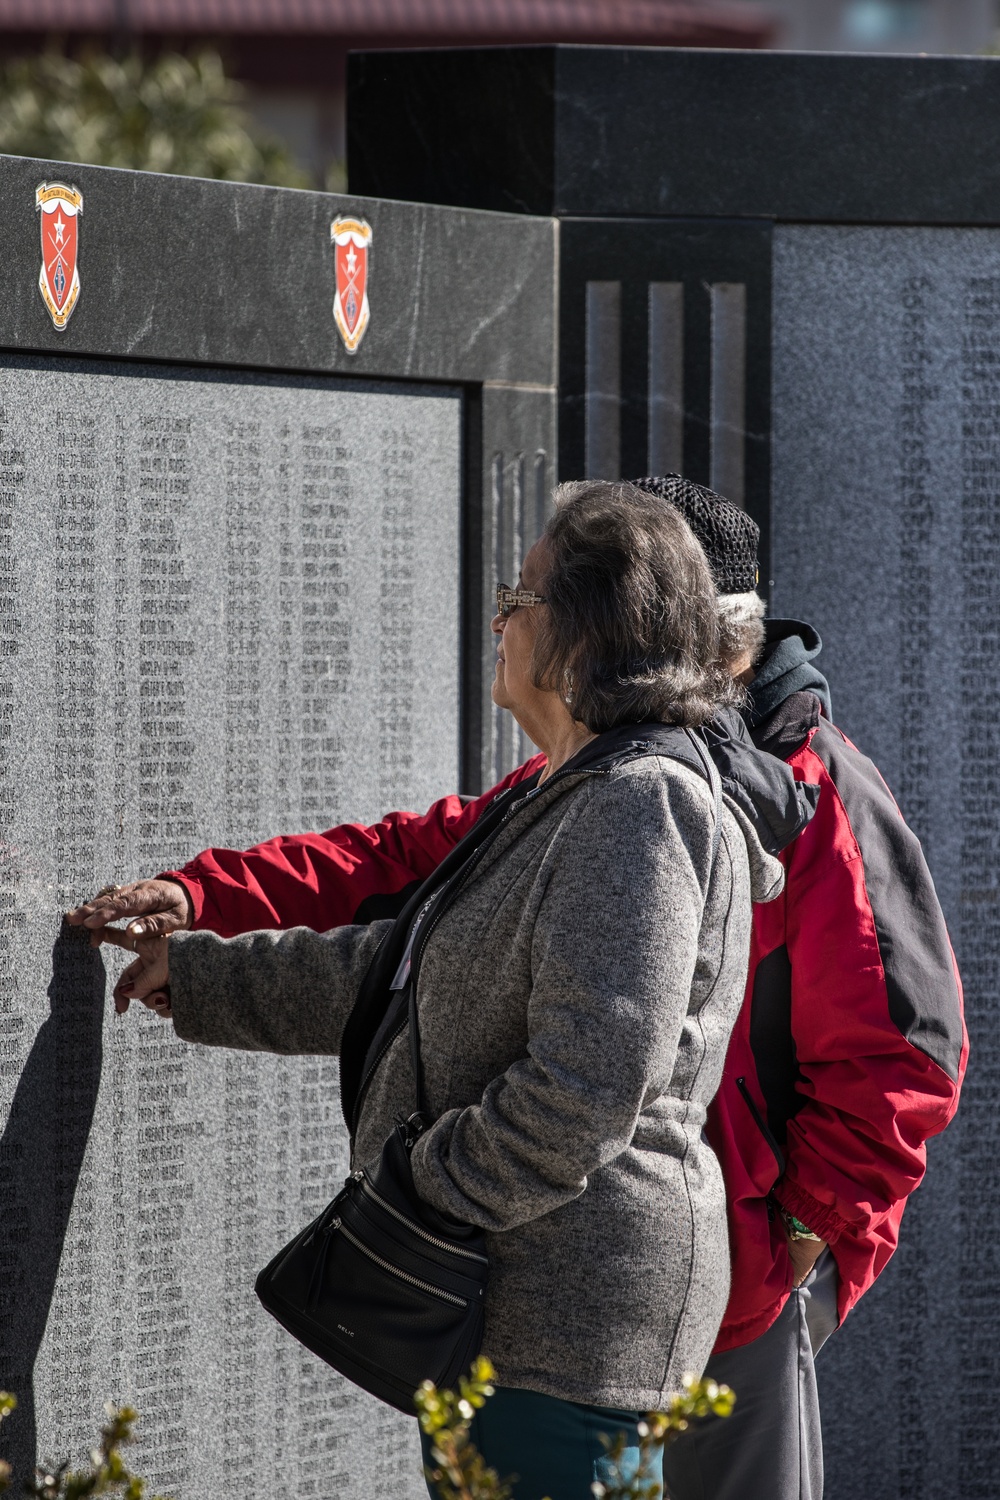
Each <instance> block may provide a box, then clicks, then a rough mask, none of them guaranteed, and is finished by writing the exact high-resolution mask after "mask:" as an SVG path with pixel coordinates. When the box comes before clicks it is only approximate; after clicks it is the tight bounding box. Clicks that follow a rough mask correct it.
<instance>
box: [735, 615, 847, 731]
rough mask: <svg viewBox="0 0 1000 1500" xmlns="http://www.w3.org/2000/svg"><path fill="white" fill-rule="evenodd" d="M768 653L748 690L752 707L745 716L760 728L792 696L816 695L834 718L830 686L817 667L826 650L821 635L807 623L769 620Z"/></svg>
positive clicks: (765, 624)
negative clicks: (807, 693) (817, 659)
mask: <svg viewBox="0 0 1000 1500" xmlns="http://www.w3.org/2000/svg"><path fill="white" fill-rule="evenodd" d="M764 632H765V635H764V639H765V646H764V653H763V655H762V656H761V659H760V662H759V664H758V666H757V668H756V675H755V676H754V680H753V682H752V683H751V684H750V686H749V688H748V689H747V691H748V693H749V697H750V704H749V707H748V708H746V709H745V710H744V714H743V717H744V718H745V720H746V722H747V724H749V726H750V728H751V729H756V727H757V726H758V724H760V723H762V722H763V720H764V719H766V718H767V717H768V716H769V715H770V714H772V713H774V711H775V709H777V708H780V707H781V705H782V703H784V701H785V699H786V698H788V697H790V696H791V694H792V693H801V692H809V693H813V694H815V696H816V697H817V698H818V699H819V701H820V703H821V704H822V705H823V712H824V714H825V715H826V717H827V718H828V719H832V718H833V709H832V707H831V702H830V684H829V683H828V682H827V680H826V678H825V677H824V676H823V673H822V672H821V671H820V670H819V668H818V667H817V666H815V665H814V661H813V658H814V657H817V656H818V655H819V653H820V652H821V651H822V649H823V642H822V641H821V640H820V637H819V632H818V631H817V630H815V629H814V628H813V627H812V625H807V624H806V622H805V621H804V620H765V621H764Z"/></svg>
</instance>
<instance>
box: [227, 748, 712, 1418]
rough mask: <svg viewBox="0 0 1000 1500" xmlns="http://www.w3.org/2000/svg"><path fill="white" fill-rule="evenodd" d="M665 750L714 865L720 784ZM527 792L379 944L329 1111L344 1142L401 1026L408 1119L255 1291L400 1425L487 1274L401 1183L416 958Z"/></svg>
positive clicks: (462, 1356) (415, 1046)
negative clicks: (698, 782)
mask: <svg viewBox="0 0 1000 1500" xmlns="http://www.w3.org/2000/svg"><path fill="white" fill-rule="evenodd" d="M658 727H659V728H662V726H658ZM666 738H667V739H669V741H670V745H671V748H670V749H669V750H665V751H661V752H660V753H668V754H672V755H673V756H675V758H677V759H684V760H685V761H686V762H687V763H688V764H691V763H692V761H693V764H694V765H695V766H696V767H697V768H698V769H699V770H701V772H702V774H703V775H704V776H705V778H706V779H707V781H708V782H709V785H710V786H711V788H712V790H713V793H714V797H715V830H714V833H713V839H712V860H713V863H714V860H715V854H716V850H717V849H718V844H719V835H720V833H721V827H722V817H721V814H722V788H721V783H720V780H719V775H718V772H717V771H716V769H715V766H714V765H713V764H712V761H711V759H710V757H709V755H708V752H707V751H706V750H705V748H704V746H703V745H702V743H701V742H700V741H699V740H698V739H697V737H696V736H694V735H692V734H690V733H686V732H685V731H682V730H672V731H668V733H667V736H666ZM692 746H693V750H694V754H693V755H692ZM684 751H686V752H687V753H686V754H685V753H683V752H684ZM629 753H631V754H636V753H639V754H649V753H655V751H654V747H653V746H651V745H650V744H649V743H648V742H646V741H640V742H639V743H635V742H634V741H629V742H628V744H627V746H626V747H625V748H624V750H620V751H618V754H617V755H614V754H613V755H611V756H604V757H602V758H600V759H598V758H597V757H594V759H595V760H596V762H597V764H596V765H595V766H594V767H592V768H593V769H597V767H598V766H602V765H604V764H607V763H608V761H613V760H615V759H617V758H620V757H621V756H622V755H623V754H629ZM580 759H582V757H581V758H580ZM536 782H537V776H535V777H532V778H530V779H528V780H526V781H524V782H522V783H521V784H520V785H519V786H517V787H515V788H513V789H511V790H510V791H508V792H505V793H504V794H502V795H501V796H500V797H498V798H497V799H496V801H495V802H494V803H493V804H492V806H491V807H490V808H489V809H488V811H487V812H485V813H484V814H483V815H482V817H481V818H480V819H479V821H478V823H477V824H476V826H475V827H474V828H473V829H472V830H471V832H470V833H468V834H467V835H466V837H465V838H464V839H463V840H462V841H461V843H459V844H457V845H456V847H455V848H454V849H453V850H452V851H451V853H450V854H449V855H448V857H447V859H445V860H444V861H443V863H442V864H441V865H440V866H439V868H438V869H437V870H436V871H435V873H434V874H433V875H432V876H431V877H430V878H429V880H427V881H425V882H424V883H423V884H422V885H421V886H420V887H419V888H418V889H417V891H416V892H415V894H414V895H413V896H411V898H410V899H409V901H408V902H407V903H406V906H405V907H404V909H403V911H402V912H401V913H400V915H399V916H398V917H397V919H396V921H395V922H394V924H393V926H392V928H391V929H390V931H389V933H388V934H387V935H386V937H385V938H384V939H383V941H382V943H381V944H380V946H379V949H378V952H377V953H376V955H375V957H374V959H373V960H372V963H371V966H370V968H369V970H368V973H367V975H366V976H365V980H364V982H363V984H362V986H361V990H360V991H359V994H358V999H357V1002H356V1003H355V1006H354V1009H353V1010H352V1012H351V1016H350V1018H349V1020H348V1023H347V1026H346V1028H345V1032H344V1038H343V1042H342V1045H341V1054H340V1064H341V1103H342V1107H343V1110H344V1119H345V1121H346V1123H347V1128H348V1130H349V1132H350V1135H351V1140H352V1142H353V1140H354V1136H355V1134H356V1132H357V1126H358V1119H359V1117H360V1112H361V1104H362V1101H363V1099H364V1095H365V1091H366V1089H367V1087H368V1084H369V1083H370V1081H371V1078H372V1076H373V1074H374V1073H375V1070H376V1069H377V1067H378V1065H379V1063H380V1062H381V1060H382V1058H383V1057H384V1056H385V1054H386V1052H387V1051H388V1050H389V1048H390V1046H391V1045H392V1043H393V1042H394V1041H395V1040H396V1038H397V1037H398V1036H400V1035H401V1034H402V1032H403V1030H404V1029H405V1028H407V1027H408V1028H409V1039H410V1058H411V1062H412V1066H413V1075H414V1080H415V1083H416V1098H417V1113H416V1114H414V1115H411V1116H410V1118H409V1119H408V1120H406V1121H399V1122H398V1123H397V1125H396V1126H395V1128H394V1130H393V1131H392V1133H391V1135H390V1136H389V1138H388V1140H387V1141H386V1143H385V1145H384V1146H383V1148H382V1154H381V1158H380V1160H379V1164H378V1167H377V1169H376V1170H375V1171H374V1172H371V1173H369V1172H366V1171H364V1170H357V1171H353V1172H352V1173H351V1174H350V1176H349V1177H348V1179H347V1181H346V1182H345V1184H344V1186H343V1188H342V1189H341V1191H340V1192H339V1193H338V1194H337V1196H336V1198H334V1200H333V1202H332V1203H330V1204H328V1206H327V1207H326V1208H325V1209H324V1210H323V1212H322V1213H321V1214H320V1215H319V1217H318V1218H317V1219H314V1220H313V1222H312V1223H311V1224H309V1225H307V1227H306V1228H305V1229H303V1230H302V1232H301V1233H300V1234H298V1235H296V1237H295V1239H293V1240H292V1241H291V1242H290V1243H289V1244H287V1245H286V1246H285V1247H284V1249H282V1250H279V1251H278V1254H277V1255H276V1256H275V1257H274V1259H273V1260H272V1261H271V1262H270V1263H269V1264H268V1265H266V1266H265V1267H264V1269H263V1271H261V1273H260V1275H259V1276H258V1277H257V1281H256V1292H257V1296H258V1297H259V1298H260V1300H261V1302H262V1303H263V1305H264V1307H265V1308H266V1309H267V1311H268V1312H269V1313H271V1314H272V1315H273V1316H274V1317H275V1318H277V1320H278V1322H279V1323H281V1324H282V1326H283V1327H284V1328H287V1330H288V1332H289V1333H291V1334H293V1335H294V1337H295V1338H297V1339H298V1340H299V1342H300V1343H302V1344H305V1346H306V1348H307V1349H311V1350H312V1351H313V1353H314V1354H318V1355H319V1357H320V1359H323V1360H325V1361H326V1363H327V1364H328V1365H332V1366H333V1368H334V1369H335V1370H339V1371H340V1372H341V1374H343V1375H346V1376H347V1378H348V1379H349V1380H352V1381H353V1382H354V1383H355V1385H359V1386H361V1388H362V1389H363V1390H366V1391H370V1392H371V1394H372V1395H373V1396H378V1397H379V1398H380V1399H381V1400H382V1401H386V1402H388V1404H389V1405H390V1406H394V1407H396V1409H397V1410H398V1411H402V1412H406V1413H407V1414H408V1415H410V1416H412V1415H414V1414H415V1407H414V1404H413V1393H414V1391H415V1390H416V1389H417V1387H418V1385H420V1383H421V1381H423V1380H433V1381H434V1383H435V1385H437V1386H449V1387H453V1386H454V1385H455V1384H456V1383H457V1380H458V1377H459V1376H460V1375H461V1374H463V1373H464V1372H465V1371H466V1370H467V1369H468V1367H469V1365H470V1364H471V1362H472V1360H473V1359H474V1358H475V1356H476V1355H477V1354H478V1353H479V1349H480V1346H481V1344H482V1338H483V1313H484V1302H485V1294H486V1282H487V1276H488V1273H489V1262H488V1260H487V1256H486V1240H485V1235H484V1234H483V1231H482V1230H481V1229H477V1228H476V1227H475V1226H474V1225H471V1224H463V1223H460V1222H458V1221H457V1220H455V1219H451V1218H448V1217H446V1216H445V1215H443V1214H439V1213H438V1212H437V1211H436V1210H435V1209H434V1208H432V1207H431V1206H430V1205H429V1204H427V1203H424V1202H423V1201H422V1200H421V1199H420V1198H419V1197H418V1196H417V1192H416V1188H415V1187H414V1183H413V1172H412V1169H411V1166H410V1152H411V1151H412V1149H413V1146H414V1144H415V1143H416V1141H417V1140H419V1138H420V1135H421V1134H422V1133H423V1131H424V1130H425V1129H426V1128H427V1125H428V1123H430V1120H431V1116H430V1114H429V1112H428V1108H427V1099H426V1094H425V1090H424V1072H423V1064H422V1061H421V1057H420V1034H419V1029H418V1025H417V1007H416V981H417V974H418V970H419V957H420V952H421V951H422V947H423V943H425V942H426V939H427V937H428V936H429V934H430V932H431V931H432V930H433V927H434V925H435V920H436V918H437V917H438V916H440V914H441V912H442V911H443V910H444V909H445V907H446V906H447V904H448V896H449V895H451V894H454V893H457V890H458V889H459V888H460V886H461V884H462V879H463V877H464V875H465V874H466V873H467V872H468V870H469V869H470V868H471V866H472V865H473V864H474V863H476V861H477V860H478V858H479V856H480V855H481V854H482V852H483V851H484V849H485V848H486V846H487V844H488V843H489V842H491V840H492V838H493V836H494V835H495V834H496V833H497V832H498V831H499V829H500V826H501V825H502V824H503V823H504V822H505V821H506V819H507V817H508V816H510V815H511V814H512V812H513V811H514V808H515V806H516V805H517V804H518V803H520V802H521V801H523V800H524V798H525V797H526V796H527V795H528V794H530V792H531V791H532V790H533V789H534V787H535V785H536ZM407 963H409V971H408V973H406V975H405V980H404V982H403V983H402V984H401V986H400V987H399V988H397V987H396V986H397V984H398V983H399V975H400V973H401V972H405V970H404V968H403V966H404V965H406V964H407Z"/></svg>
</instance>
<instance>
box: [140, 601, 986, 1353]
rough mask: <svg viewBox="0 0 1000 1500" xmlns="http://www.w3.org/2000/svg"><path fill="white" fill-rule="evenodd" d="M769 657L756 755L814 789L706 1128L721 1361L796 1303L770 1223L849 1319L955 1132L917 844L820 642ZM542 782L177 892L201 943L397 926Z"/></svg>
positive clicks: (758, 703)
mask: <svg viewBox="0 0 1000 1500" xmlns="http://www.w3.org/2000/svg"><path fill="white" fill-rule="evenodd" d="M771 636H772V639H771V642H770V645H769V651H768V655H767V657H766V658H765V663H764V669H763V670H762V671H761V674H760V677H759V679H758V682H757V683H755V684H754V688H755V705H754V711H752V712H751V713H750V714H749V720H750V724H751V730H752V734H753V738H754V740H755V741H756V743H757V744H758V746H759V747H760V748H762V749H766V750H768V751H770V753H772V754H774V755H776V756H778V757H779V758H780V759H782V760H784V761H786V762H787V763H788V765H789V766H790V767H791V769H792V771H793V773H794V775H795V777H796V778H797V779H798V780H800V781H806V782H814V783H819V784H820V786H821V787H822V789H823V790H822V793H821V795H820V798H819V806H818V809H817V811H816V814H815V816H814V817H813V819H812V822H811V823H810V824H809V826H808V827H807V828H806V829H805V831H804V832H803V833H802V834H800V835H799V837H798V838H797V839H796V840H795V842H794V843H793V844H792V845H791V846H790V848H789V849H787V850H786V851H785V854H784V855H783V856H782V858H783V860H784V863H785V868H786V876H787V881H786V887H785V891H784V893H783V895H782V896H781V897H779V898H778V899H777V900H775V901H772V902H770V903H768V904H767V905H763V906H759V907H755V908H754V930H753V939H752V947H751V959H750V972H749V979H748V984H747V994H746V1001H745V1003H744V1006H743V1009H742V1011H741V1014H740V1017H739V1019H738V1021H737V1025H736V1029H735V1031H734V1033H733V1037H732V1040H731V1043H730V1048H729V1053H728V1057H727V1062H726V1068H725V1072H724V1075H723V1081H722V1085H721V1087H720V1090H719V1093H718V1095H717V1097H716V1099H715V1101H714V1103H713V1105H712V1107H711V1110H710V1112H709V1122H708V1133H709V1137H710V1139H711V1142H712V1145H713V1147H714V1148H715V1150H716V1152H717V1154H718V1156H719V1160H720V1162H721V1164H722V1170H723V1174H724V1176H725V1179H726V1184H727V1189H728V1196H729V1204H730V1238H731V1249H732V1266H733V1270H732V1289H731V1295H730V1300H729V1307H728V1309H727V1312H726V1317H725V1319H724V1321H723V1325H722V1329H721V1331H720V1335H719V1341H718V1344H717V1348H718V1349H720V1350H721V1349H728V1348H733V1347H736V1346H737V1345H740V1344H745V1343H748V1342H749V1341H750V1340H751V1339H754V1338H756V1337H758V1336H759V1335H760V1334H761V1333H763V1332H764V1331H765V1330H766V1329H767V1328H768V1327H769V1326H770V1325H771V1323H772V1322H773V1321H774V1319H775V1318H776V1317H777V1316H778V1314H779V1312H780V1311H781V1308H782V1307H783V1306H784V1303H785V1300H786V1298H787V1296H788V1294H789V1291H790V1289H791V1281H792V1268H791V1263H790V1261H789V1258H788V1253H787V1250H786V1247H785V1246H786V1242H785V1236H784V1231H783V1228H782V1225H781V1220H780V1216H779V1214H778V1213H777V1212H776V1205H780V1206H782V1207H784V1208H786V1209H788V1210H789V1212H791V1213H793V1214H794V1215H795V1216H796V1217H797V1218H799V1219H801V1220H803V1221H804V1222H805V1223H807V1224H808V1225H809V1226H810V1228H812V1229H813V1230H814V1231H815V1232H816V1233H817V1234H820V1235H822V1237H823V1238H824V1239H826V1240H828V1241H829V1243H830V1246H831V1249H832V1252H833V1255H834V1256H835V1258H836V1261H837V1268H838V1271H839V1277H840V1315H841V1318H843V1316H844V1315H845V1314H846V1312H847V1311H848V1310H849V1308H850V1307H851V1306H853V1304H854V1303H855V1302H856V1301H857V1299H858V1298H859V1297H860V1296H861V1295H862V1294H863V1293H864V1292H865V1291H866V1290H867V1289H868V1287H869V1286H871V1284H872V1282H873V1281H874V1280H875V1277H876V1276H877V1275H878V1274H879V1272H880V1271H881V1270H882V1268H883V1266H884V1265H885V1264H886V1262H887V1261H888V1260H889V1257H890V1256H891V1255H892V1253H893V1250H894V1249H895V1247H896V1241H897V1238H898V1232H899V1221H900V1219H901V1217H902V1213H903V1208H904V1206H905V1202H906V1198H907V1196H908V1195H909V1193H911V1192H912V1191H913V1189H914V1188H915V1187H916V1186H917V1184H918V1183H919V1182H920V1180H921V1177H922V1176H923V1172H924V1168H925V1162H926V1155H925V1142H926V1140H927V1139H928V1137H929V1136H932V1135H935V1134H936V1133H937V1132H939V1131H940V1130H943V1129H944V1127H945V1125H946V1124H947V1123H948V1121H949V1120H950V1118H951V1116H952V1115H953V1114H954V1112H955V1109H956V1107H957V1103H958V1093H959V1087H960V1083H961V1078H962V1074H963V1072H964V1068H965V1060H966V1055H967V1042H966V1038H965V1030H964V1025H963V1021H962V1002H961V989H960V985H959V981H958V975H957V972H956V969H955V964H954V960H953V957H952V953H951V947H950V945H949V942H948V935H947V931H946V929H945V924H944V918H943V916H942V913H941V909H940V906H939V904H938V901H937V897H936V895H935V892H934V886H933V883H932V881H931V877H930V874H929V872H928V869H927V866H926V863H925V861H924V858H923V854H922V852H921V849H920V845H919V842H918V840H917V839H916V838H915V837H914V835H913V834H912V833H911V832H910V831H909V829H908V828H907V827H906V824H905V823H904V822H903V819H902V817H901V816H900V813H899V810H898V809H897V807H896V805H895V803H894V801H893V799H892V797H891V795H890V793H889V791H888V789H887V788H886V786H885V783H884V782H883V781H882V779H881V777H880V776H879V774H878V772H877V770H876V769H875V767H874V766H873V765H872V763H871V761H869V760H868V759H867V758H866V757H865V756H863V755H862V754H861V753H860V752H859V751H858V750H856V749H855V747H854V746H853V745H852V744H851V743H850V742H849V741H848V740H847V739H845V737H844V736H843V735H842V734H841V733H840V731H839V730H837V729H836V728H834V726H833V724H832V723H831V722H830V721H829V719H828V718H827V717H825V716H824V715H823V713H822V711H821V710H822V703H823V700H826V701H827V702H828V698H827V693H826V684H825V682H824V681H823V679H822V677H821V676H820V675H819V673H818V672H816V671H815V668H812V667H811V666H810V665H809V662H810V659H811V657H812V656H814V655H815V654H816V652H817V651H818V650H819V639H818V637H817V636H816V635H815V632H813V631H811V629H810V627H808V626H798V625H794V624H792V625H788V626H784V625H782V626H779V625H778V624H777V622H775V624H774V625H773V626H772V630H771ZM796 642H797V643H798V644H797V645H796ZM542 764H543V758H542V757H541V756H535V757H534V758H533V759H532V760H530V761H528V762H526V763H525V765H523V766H520V767H518V769H517V770H516V771H514V772H513V773H512V774H511V775H510V776H508V777H506V778H505V779H504V781H502V782H501V783H500V785H499V786H498V787H494V788H493V789H492V790H491V791H490V792H487V793H486V794H485V795H484V796H482V797H479V798H476V799H474V800H471V801H465V800H463V799H461V798H459V797H444V798H442V799H441V800H440V801H439V802H436V803H435V804H434V806H433V807H432V808H431V809H430V810H429V811H428V812H427V813H425V814H423V815H422V816H418V815H416V814H414V813H392V814H390V815H389V816H388V817H386V818H384V819H383V820H382V822H380V823H378V824H376V825H375V826H374V827H371V828H363V827H361V826H360V825H344V826H342V827H339V828H333V829H330V830H329V831H328V832H327V833H322V834H300V835H296V836H292V837H282V838H276V839H271V840H269V841H268V842H267V843H265V844H261V845H258V846H257V847H256V848H255V849H250V850H247V851H245V852H237V851H234V850H224V849H210V850H207V851H206V852H205V853H203V854H201V855H199V856H198V857H197V858H196V859H194V860H192V861H191V862H190V864H188V865H186V866H185V867H184V869H183V870H181V871H173V872H168V873H169V875H170V878H172V879H179V880H181V881H182V882H183V883H184V885H185V886H186V888H187V890H188V893H189V895H190V897H191V901H192V906H193V912H194V925H195V926H196V927H200V928H209V929H211V930H212V931H215V932H218V933H220V934H222V935H223V936H231V935H234V934H236V933H240V932H247V931H250V930H253V929H255V928H267V927H270V928H274V927H290V926H307V927H313V928H315V929H316V930H317V931H326V930H328V929H329V928H330V927H335V926H339V925H342V924H346V923H350V922H361V921H372V920H374V919H375V918H377V917H379V916H382V915H387V916H388V915H394V914H395V912H396V910H397V909H398V905H399V899H400V896H401V895H403V894H404V893H405V892H406V891H407V890H408V889H409V888H412V887H414V886H415V885H416V883H417V882H419V881H421V880H423V879H424V878H426V876H427V875H429V874H430V873H431V872H432V871H433V870H434V869H435V868H436V866H437V865H438V864H439V863H440V862H441V860H442V859H443V858H444V857H445V856H446V855H447V853H448V852H449V850H450V849H451V848H452V847H453V846H454V845H455V844H456V843H457V842H458V840H459V839H460V838H462V837H463V835H464V834H465V833H466V832H467V831H468V829H469V828H470V827H471V826H472V825H473V824H474V823H475V822H476V820H477V819H478V817H479V816H480V814H481V813H482V811H483V810H484V809H485V807H486V806H488V804H489V803H490V801H491V800H492V799H493V797H494V796H495V795H496V793H497V792H498V791H502V790H503V789H505V788H506V787H508V786H513V785H515V784H516V783H517V782H519V781H521V780H523V779H524V778H525V777H527V776H531V775H533V774H534V773H535V772H536V771H537V770H539V768H540V767H541V765H542Z"/></svg>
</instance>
